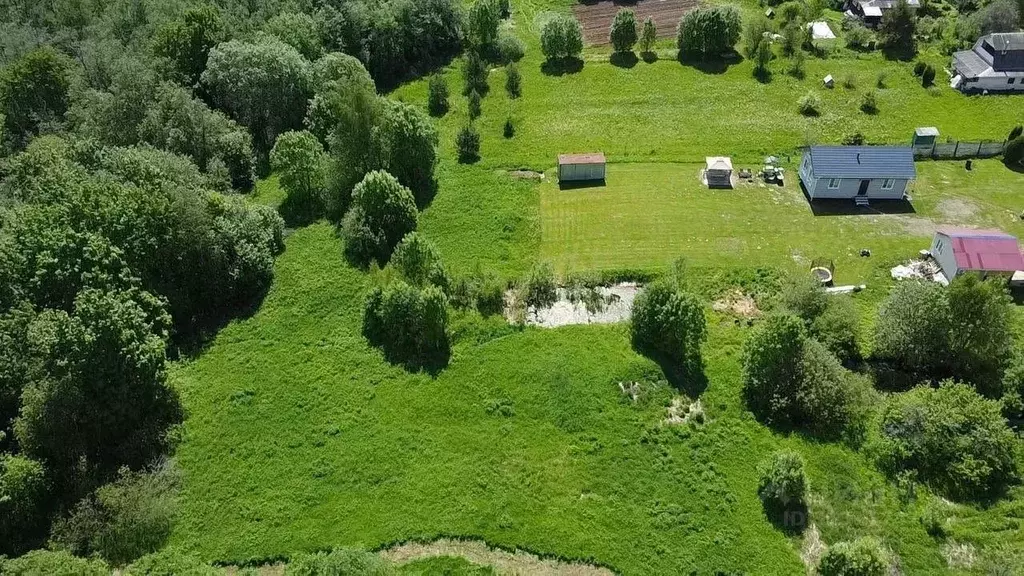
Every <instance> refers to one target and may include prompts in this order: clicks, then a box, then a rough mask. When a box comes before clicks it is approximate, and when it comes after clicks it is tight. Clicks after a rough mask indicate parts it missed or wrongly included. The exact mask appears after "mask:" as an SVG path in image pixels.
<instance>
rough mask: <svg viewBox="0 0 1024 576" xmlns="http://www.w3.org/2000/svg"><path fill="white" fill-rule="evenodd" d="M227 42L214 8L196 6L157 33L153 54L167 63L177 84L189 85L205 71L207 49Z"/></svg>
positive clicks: (197, 80) (154, 39) (221, 21)
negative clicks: (173, 73)
mask: <svg viewBox="0 0 1024 576" xmlns="http://www.w3.org/2000/svg"><path fill="white" fill-rule="evenodd" d="M226 39H227V31H226V27H225V25H224V21H223V20H222V18H221V15H220V12H219V11H218V10H217V8H216V7H214V6H211V5H209V4H198V5H195V6H192V7H190V8H188V9H186V10H185V12H184V13H183V14H182V15H181V17H180V18H179V19H177V20H173V21H171V22H168V23H167V24H164V25H163V26H162V27H160V28H159V29H158V30H157V31H156V34H155V35H154V36H153V52H154V53H155V54H156V55H157V56H159V57H161V58H165V59H166V60H167V61H168V62H170V65H171V67H172V69H173V71H174V72H175V75H176V78H177V79H178V81H179V82H181V83H183V84H185V85H188V86H192V85H195V84H196V83H198V82H199V78H200V76H202V74H203V71H204V70H206V59H207V57H208V56H209V54H210V50H212V49H213V47H214V46H216V45H217V44H220V43H221V42H223V41H224V40H226Z"/></svg>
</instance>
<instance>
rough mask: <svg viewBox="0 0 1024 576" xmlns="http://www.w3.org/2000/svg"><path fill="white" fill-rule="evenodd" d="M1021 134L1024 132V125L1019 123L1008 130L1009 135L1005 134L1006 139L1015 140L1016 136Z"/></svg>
mask: <svg viewBox="0 0 1024 576" xmlns="http://www.w3.org/2000/svg"><path fill="white" fill-rule="evenodd" d="M1021 134H1024V126H1021V125H1020V124H1017V125H1016V126H1014V127H1013V129H1012V130H1010V135H1009V136H1007V137H1006V139H1007V140H1016V139H1017V138H1019V137H1020V136H1021Z"/></svg>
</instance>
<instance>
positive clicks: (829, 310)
mask: <svg viewBox="0 0 1024 576" xmlns="http://www.w3.org/2000/svg"><path fill="white" fill-rule="evenodd" d="M779 299H780V304H781V305H782V307H783V308H785V309H786V310H789V311H790V312H792V313H793V314H795V315H797V316H799V317H800V319H802V320H803V321H804V325H805V326H806V327H807V331H808V333H809V335H810V336H811V337H812V338H814V339H815V340H817V341H818V342H821V343H822V344H824V345H825V347H826V348H827V349H828V350H829V352H831V353H832V354H834V355H835V356H836V358H838V359H839V360H840V361H841V362H844V363H847V362H851V361H855V360H857V359H859V357H860V350H859V347H858V345H857V334H858V333H859V331H860V326H859V324H860V315H859V314H858V311H857V309H856V306H855V304H854V302H853V299H852V298H851V297H849V296H843V295H833V296H830V295H828V294H827V293H826V292H825V289H824V288H822V286H821V283H820V282H819V281H818V279H817V278H816V277H815V276H812V275H810V274H799V275H796V276H793V277H791V278H790V279H789V280H788V281H787V282H786V284H785V285H784V286H783V289H782V292H781V293H780V297H779Z"/></svg>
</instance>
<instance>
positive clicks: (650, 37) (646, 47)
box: [640, 16, 658, 52]
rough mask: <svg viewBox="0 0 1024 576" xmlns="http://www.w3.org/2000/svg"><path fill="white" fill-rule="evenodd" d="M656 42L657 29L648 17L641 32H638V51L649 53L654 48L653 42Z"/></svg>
mask: <svg viewBox="0 0 1024 576" xmlns="http://www.w3.org/2000/svg"><path fill="white" fill-rule="evenodd" d="M657 41H658V28H657V27H656V26H655V24H654V20H652V19H651V17H650V16H648V17H647V19H646V20H644V27H643V30H641V32H640V51H641V52H650V51H651V49H652V48H654V44H655V42H657Z"/></svg>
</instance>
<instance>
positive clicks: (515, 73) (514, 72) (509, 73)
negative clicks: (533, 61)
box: [505, 64, 523, 100]
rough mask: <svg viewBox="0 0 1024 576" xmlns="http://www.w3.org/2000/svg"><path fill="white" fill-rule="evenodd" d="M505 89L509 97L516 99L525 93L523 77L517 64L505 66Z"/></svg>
mask: <svg viewBox="0 0 1024 576" xmlns="http://www.w3.org/2000/svg"><path fill="white" fill-rule="evenodd" d="M505 91H506V92H508V97H509V98H511V99H513V100H515V99H516V98H519V97H520V96H522V95H523V77H522V75H521V74H519V68H518V67H517V66H516V65H515V64H509V65H508V66H506V67H505Z"/></svg>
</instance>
